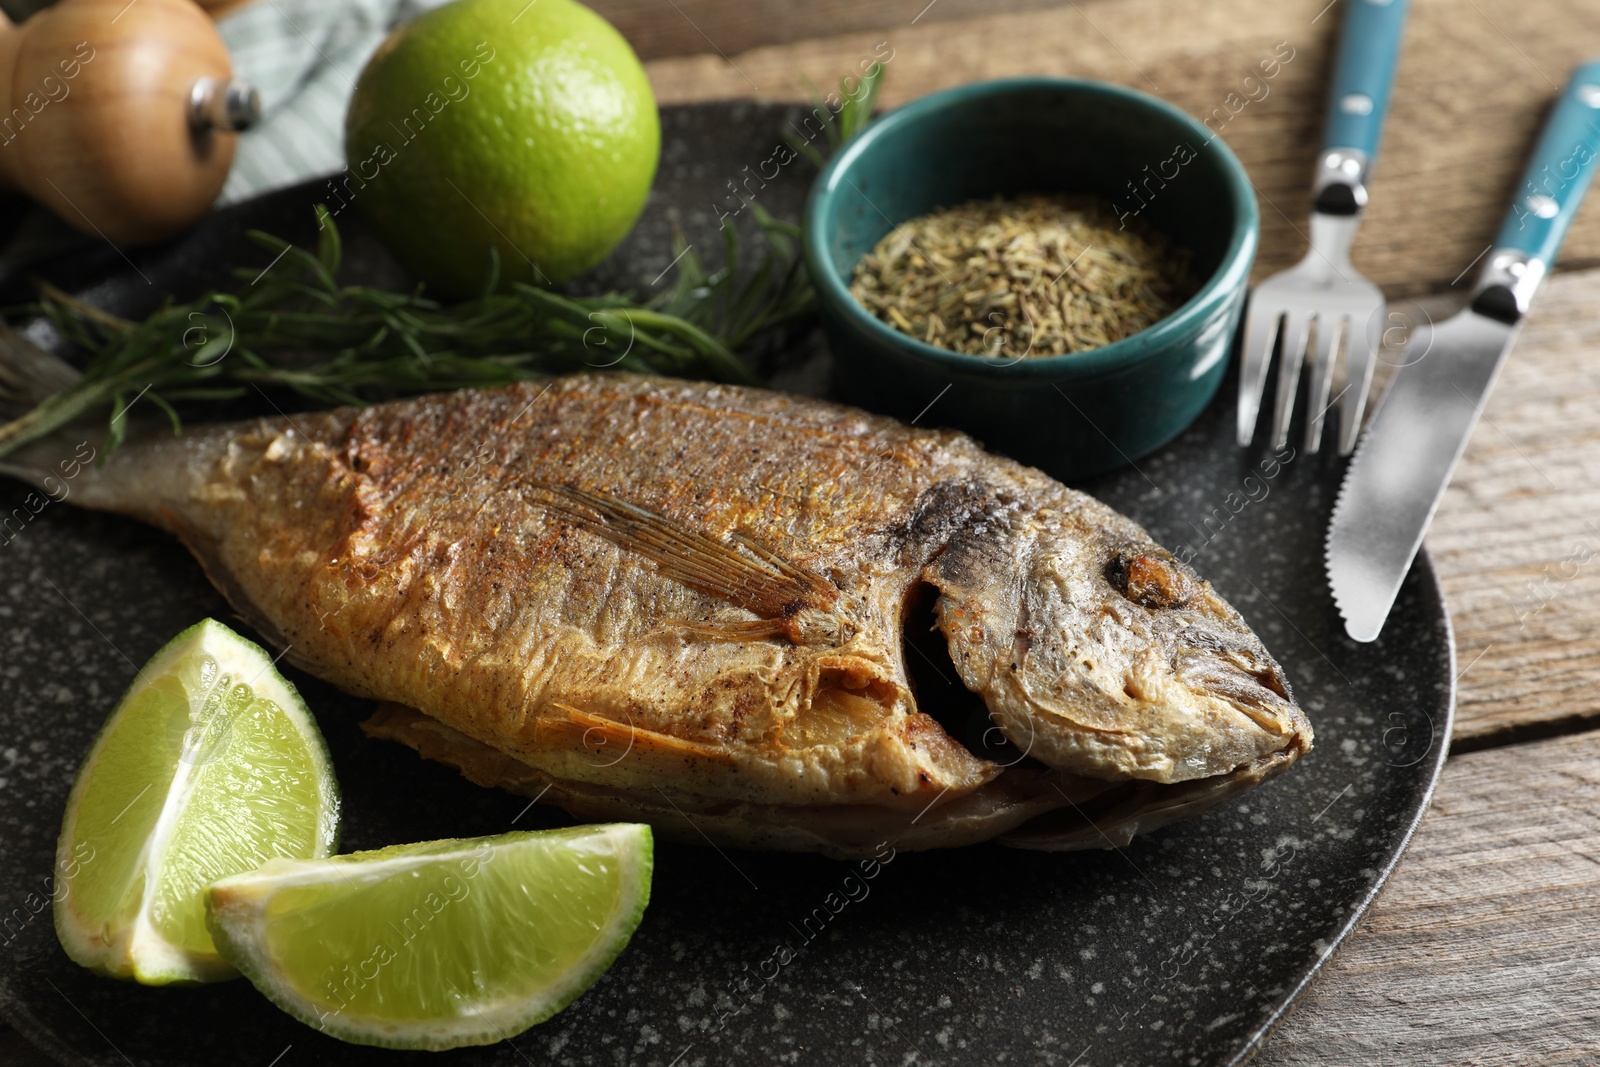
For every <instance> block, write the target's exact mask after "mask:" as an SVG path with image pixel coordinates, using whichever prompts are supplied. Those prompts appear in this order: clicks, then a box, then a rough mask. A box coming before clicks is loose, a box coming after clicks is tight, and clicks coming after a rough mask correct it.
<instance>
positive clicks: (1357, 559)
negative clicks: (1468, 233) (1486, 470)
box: [1327, 309, 1517, 641]
mask: <svg viewBox="0 0 1600 1067" xmlns="http://www.w3.org/2000/svg"><path fill="white" fill-rule="evenodd" d="M1516 336H1517V327H1516V326H1514V325H1509V324H1507V323H1504V322H1498V321H1496V320H1494V319H1491V318H1488V317H1487V316H1485V315H1481V314H1479V313H1477V312H1475V311H1472V310H1470V309H1468V310H1466V311H1462V312H1461V313H1460V314H1458V315H1456V316H1454V317H1453V318H1451V319H1450V320H1449V321H1447V322H1444V323H1442V324H1440V325H1439V326H1437V327H1435V328H1433V329H1431V330H1430V329H1428V328H1427V327H1423V328H1421V329H1419V330H1418V331H1417V335H1416V336H1414V337H1413V338H1412V343H1411V345H1410V346H1408V348H1407V351H1408V352H1409V351H1413V350H1415V349H1417V348H1419V347H1421V350H1422V352H1423V353H1424V354H1423V355H1422V356H1421V358H1419V359H1418V360H1417V361H1416V362H1415V363H1411V364H1409V365H1407V366H1403V367H1401V368H1400V369H1399V370H1398V371H1396V372H1395V377H1394V379H1393V380H1392V381H1391V383H1390V386H1389V391H1388V392H1387V393H1385V394H1384V397H1383V399H1382V401H1381V402H1380V403H1379V405H1378V410H1377V412H1376V413H1375V414H1374V415H1373V417H1372V422H1371V424H1370V425H1369V426H1368V427H1367V432H1366V435H1365V436H1364V437H1362V439H1361V443H1360V445H1359V447H1357V449H1356V454H1355V458H1354V459H1352V460H1351V461H1350V468H1349V470H1348V471H1346V472H1345V478H1344V485H1343V486H1342V487H1341V488H1340V490H1339V499H1338V501H1337V503H1335V504H1334V508H1333V521H1332V523H1331V524H1330V525H1329V527H1328V547H1327V564H1328V584H1329V586H1330V587H1331V588H1332V590H1333V600H1334V603H1335V604H1336V605H1338V608H1339V614H1340V615H1341V616H1343V618H1344V622H1345V632H1346V633H1348V634H1349V635H1350V636H1351V637H1352V638H1354V639H1355V640H1357V641H1374V640H1377V637H1378V632H1379V631H1380V630H1381V629H1383V621H1384V619H1386V618H1387V617H1388V615H1389V609H1390V607H1392V606H1393V604H1394V600H1395V596H1396V595H1397V594H1398V593H1399V592H1400V583H1401V582H1402V581H1404V580H1405V576H1406V572H1407V571H1409V570H1410V569H1411V561H1412V559H1414V558H1415V557H1416V554H1417V549H1418V548H1420V547H1421V546H1422V535H1423V534H1424V533H1425V532H1426V531H1427V529H1428V524H1429V523H1431V522H1432V521H1433V513H1434V512H1435V511H1436V510H1438V507H1439V501H1440V500H1441V499H1443V497H1444V491H1445V487H1446V486H1447V485H1449V483H1450V475H1451V473H1452V472H1454V470H1455V467H1456V462H1457V461H1458V460H1459V459H1460V458H1461V453H1462V452H1464V451H1465V450H1466V447H1467V439H1468V438H1470V437H1471V436H1472V428H1473V427H1474V426H1475V425H1477V422H1478V415H1479V413H1480V412H1481V411H1482V409H1483V401H1484V399H1485V398H1486V397H1487V396H1488V394H1489V389H1490V387H1491V386H1492V385H1493V384H1494V379H1495V376H1496V374H1498V373H1499V370H1500V365H1501V364H1502V363H1503V362H1505V357H1506V353H1508V352H1509V351H1510V350H1511V344H1512V342H1513V341H1514V340H1515V339H1516ZM1422 346H1426V347H1422Z"/></svg>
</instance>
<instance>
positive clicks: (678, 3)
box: [588, 0, 1063, 59]
mask: <svg viewBox="0 0 1600 1067" xmlns="http://www.w3.org/2000/svg"><path fill="white" fill-rule="evenodd" d="M1062 3H1063V0H933V2H931V3H930V2H929V0H875V2H874V3H870V4H863V3H861V2H860V0H808V2H807V3H804V4H797V3H794V2H793V0H737V2H734V3H730V2H729V0H672V2H671V3H670V4H668V3H662V0H589V2H588V6H589V7H592V8H594V9H595V10H596V11H598V12H599V13H600V14H601V15H604V16H605V17H606V18H607V19H608V20H609V21H610V22H611V24H612V25H613V26H615V27H617V29H619V30H621V31H622V33H623V36H625V37H627V38H628V40H629V41H630V42H632V44H633V47H634V50H635V51H636V52H638V53H639V56H640V58H642V59H659V58H660V57H662V56H685V55H700V54H711V55H737V54H738V53H740V52H744V51H748V50H749V49H752V48H759V47H761V46H763V45H774V44H787V43H790V42H793V41H799V40H805V39H807V38H811V37H820V36H824V35H829V36H832V35H837V34H841V33H854V32H860V31H868V30H876V29H881V28H883V27H886V26H909V25H911V24H913V22H914V23H915V24H916V25H923V24H927V25H934V24H936V23H939V22H947V21H950V20H952V19H962V18H972V17H974V16H980V15H995V14H1000V13H1003V12H1011V11H1028V10H1035V9H1038V8H1044V7H1059V6H1061V5H1062Z"/></svg>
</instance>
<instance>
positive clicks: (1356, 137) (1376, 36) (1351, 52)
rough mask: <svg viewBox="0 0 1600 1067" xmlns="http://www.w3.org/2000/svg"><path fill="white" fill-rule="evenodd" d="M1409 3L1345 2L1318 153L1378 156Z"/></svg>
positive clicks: (1393, 0) (1402, 0)
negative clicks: (1338, 151) (1332, 150)
mask: <svg viewBox="0 0 1600 1067" xmlns="http://www.w3.org/2000/svg"><path fill="white" fill-rule="evenodd" d="M1410 7H1411V0H1345V12H1344V26H1343V27H1342V28H1341V29H1340V31H1339V54H1338V56H1337V58H1335V59H1334V63H1333V87H1332V89H1331V91H1330V92H1329V94H1328V121H1327V125H1326V126H1325V127H1324V129H1323V131H1322V147H1323V148H1324V149H1329V148H1354V149H1357V150H1359V151H1361V152H1364V153H1366V156H1367V158H1368V159H1369V160H1370V159H1372V158H1374V157H1375V156H1377V154H1378V141H1379V140H1380V139H1381V138H1382V136H1383V117H1384V115H1385V114H1386V113H1387V112H1388V110H1389V90H1390V88H1391V87H1392V86H1393V85H1394V68H1395V65H1396V63H1397V62H1398V61H1399V59H1400V37H1401V35H1402V33H1403V32H1404V31H1405V25H1406V13H1407V11H1408V10H1410Z"/></svg>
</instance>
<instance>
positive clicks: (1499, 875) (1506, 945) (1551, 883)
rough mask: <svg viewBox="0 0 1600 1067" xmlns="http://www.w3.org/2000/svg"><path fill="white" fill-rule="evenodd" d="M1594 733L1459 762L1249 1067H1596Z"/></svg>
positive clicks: (1599, 835) (1597, 772) (1598, 978)
mask: <svg viewBox="0 0 1600 1067" xmlns="http://www.w3.org/2000/svg"><path fill="white" fill-rule="evenodd" d="M1597 842H1600V733H1583V734H1577V735H1574V736H1570V737H1563V738H1558V739H1554V740H1549V741H1540V742H1536V743H1532V744H1525V745H1514V746H1510V747H1507V748H1500V749H1495V750H1493V751H1489V752H1478V753H1473V754H1471V755H1466V756H1458V757H1455V758H1453V759H1452V760H1451V761H1450V763H1449V765H1448V766H1447V767H1446V769H1445V772H1444V777H1443V779H1442V780H1441V782H1440V786H1439V791H1438V794H1437V796H1436V797H1435V799H1434V803H1433V811H1432V812H1431V813H1430V814H1429V816H1428V817H1427V819H1426V820H1425V821H1424V822H1423V824H1422V827H1421V829H1420V830H1419V831H1418V833H1417V837H1416V840H1415V842H1414V843H1413V844H1412V846H1411V849H1410V851H1409V852H1408V853H1407V854H1406V857H1405V859H1404V861H1403V862H1402V864H1401V869H1400V871H1399V872H1398V873H1397V874H1396V876H1395V878H1394V880H1393V882H1391V884H1390V885H1389V886H1388V887H1387V888H1386V889H1385V890H1384V893H1383V896H1382V897H1381V898H1380V900H1379V902H1378V904H1377V905H1376V906H1375V907H1374V908H1373V910H1372V912H1371V914H1370V915H1369V916H1368V917H1367V920H1366V922H1365V923H1364V924H1363V925H1362V927H1361V928H1360V929H1359V930H1358V931H1357V932H1356V933H1355V935H1354V936H1353V937H1352V938H1351V939H1350V941H1349V942H1347V943H1346V945H1345V946H1344V948H1342V949H1341V950H1340V951H1339V953H1338V954H1337V955H1336V956H1335V957H1334V959H1333V960H1332V961H1331V963H1330V966H1329V968H1328V970H1327V971H1326V973H1325V974H1324V975H1323V976H1322V977H1321V978H1320V979H1319V980H1318V982H1317V984H1316V985H1315V986H1314V987H1313V988H1312V989H1311V990H1310V991H1309V993H1308V994H1307V996H1306V998H1305V1000H1304V1001H1303V1002H1302V1003H1301V1005H1300V1006H1299V1007H1298V1008H1297V1009H1296V1010H1295V1012H1294V1014H1293V1015H1291V1016H1290V1017H1289V1019H1288V1020H1287V1021H1286V1022H1285V1023H1284V1024H1283V1026H1282V1027H1281V1028H1280V1029H1279V1031H1278V1033H1276V1034H1275V1035H1273V1037H1272V1038H1271V1039H1270V1040H1269V1041H1268V1042H1267V1046H1266V1048H1265V1050H1264V1051H1263V1052H1262V1053H1261V1055H1260V1056H1259V1057H1258V1058H1257V1059H1256V1060H1254V1061H1253V1062H1254V1063H1255V1064H1257V1065H1259V1067H1302V1065H1305V1067H1309V1065H1312V1064H1316V1065H1324V1064H1388V1065H1396V1067H1400V1065H1418V1067H1420V1065H1432V1064H1442V1063H1450V1064H1495V1065H1502V1064H1528V1065H1534V1064H1537V1065H1539V1067H1558V1065H1563V1064H1593V1063H1596V1062H1600V922H1597V911H1596V905H1595V902H1596V900H1597V899H1600V844H1597Z"/></svg>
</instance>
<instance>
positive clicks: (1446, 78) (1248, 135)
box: [635, 0, 1600, 296]
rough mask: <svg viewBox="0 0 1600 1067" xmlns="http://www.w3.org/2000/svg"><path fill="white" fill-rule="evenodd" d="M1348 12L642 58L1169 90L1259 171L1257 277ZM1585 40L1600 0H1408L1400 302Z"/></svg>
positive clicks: (687, 76)
mask: <svg viewBox="0 0 1600 1067" xmlns="http://www.w3.org/2000/svg"><path fill="white" fill-rule="evenodd" d="M737 7H738V5H727V4H719V5H715V8H720V9H721V10H722V11H724V12H726V11H729V10H734V9H736V8H737ZM862 7H863V8H866V7H869V5H862ZM715 8H713V9H712V10H709V11H707V12H706V14H705V16H704V18H702V19H701V20H699V25H700V26H701V28H702V29H704V30H705V31H706V33H707V34H708V36H710V37H711V38H713V39H715V38H716V37H717V35H718V33H719V32H720V29H721V26H722V22H721V21H719V19H720V18H731V17H732V16H729V15H722V16H718V15H717V14H716V10H715ZM1325 9H1327V10H1326V13H1325V14H1323V15H1322V16H1321V17H1320V18H1318V17H1317V16H1318V14H1319V12H1323V11H1324V10H1325ZM657 10H658V15H657V18H658V19H668V18H677V16H676V15H674V14H673V13H672V11H671V8H670V5H668V6H667V7H661V8H658V9H657ZM935 10H937V9H935ZM1338 14H1339V8H1338V6H1337V5H1333V6H1332V7H1331V8H1329V5H1328V4H1327V0H1232V2H1230V3H1226V4H1216V3H1210V4H1207V3H1195V2H1194V0H1076V2H1071V3H1067V4H1065V5H1063V6H1058V7H1052V8H1049V9H1046V10H1037V11H1026V12H1017V13H1009V14H1001V15H989V16H985V17H982V18H969V19H956V20H951V21H944V22H931V21H930V20H929V19H926V18H925V19H924V20H922V21H920V22H918V23H917V24H916V25H911V24H910V20H909V19H906V18H904V11H903V10H902V9H901V5H899V4H892V5H885V6H883V7H882V8H879V9H877V17H878V19H879V26H878V27H876V28H871V29H862V30H856V31H852V32H846V33H837V34H833V35H831V36H821V37H816V38H813V39H809V40H800V41H794V42H791V43H787V44H781V45H773V46H767V47H760V48H755V49H752V50H749V51H746V52H743V53H739V54H733V53H729V58H724V57H723V56H720V55H716V54H706V55H697V56H683V57H676V58H668V59H658V60H656V61H654V62H651V63H649V64H648V65H647V66H648V69H649V71H650V76H651V80H652V82H653V83H654V85H655V87H656V92H657V95H658V96H659V98H660V99H661V100H662V101H663V102H670V101H683V100H701V99H713V98H732V97H752V96H753V97H758V98H772V99H792V98H795V97H797V96H801V97H803V96H804V95H805V93H804V89H803V88H802V83H801V77H802V76H806V77H809V78H811V79H812V80H813V81H814V82H816V83H817V84H818V85H831V84H833V83H836V82H837V81H838V79H839V78H840V77H841V76H843V75H845V74H848V73H850V72H851V71H852V70H853V69H854V68H855V65H856V64H857V63H858V61H859V60H861V59H862V58H864V57H870V56H871V55H872V54H873V49H874V47H875V46H877V45H878V44H879V42H886V43H887V45H888V47H890V48H892V49H893V59H892V60H891V61H890V63H889V64H888V78H887V81H886V85H885V94H884V101H885V103H887V104H889V105H891V106H892V105H894V104H897V103H901V102H904V101H906V100H908V99H911V98H913V97H916V96H920V95H922V94H924V93H927V92H929V91H931V90H934V89H938V88H943V87H946V86H950V85H955V84H959V83H962V82H969V81H973V80H977V79H981V78H992V77H1001V76H1007V75H1015V74H1056V75H1078V76H1090V77H1097V78H1105V79H1108V80H1111V81H1115V82H1121V83H1124V84H1128V85H1133V86H1135V87H1138V88H1141V89H1145V90H1147V91H1152V92H1157V93H1158V94H1159V95H1161V96H1163V97H1166V98H1167V99H1169V100H1171V101H1173V102H1174V103H1176V104H1178V105H1179V106H1181V107H1183V108H1185V109H1186V110H1188V111H1189V112H1190V113H1191V114H1194V115H1196V116H1208V115H1210V116H1218V117H1216V118H1214V119H1213V122H1212V128H1213V129H1220V130H1221V133H1222V135H1223V137H1224V139H1225V140H1226V141H1227V143H1228V144H1229V146H1230V147H1232V148H1233V149H1234V151H1235V152H1237V153H1238V154H1239V156H1240V158H1241V159H1242V160H1243V161H1244V163H1245V165H1246V167H1247V168H1248V169H1249V171H1250V174H1251V176H1252V178H1253V180H1254V181H1255V184H1256V187H1257V189H1258V191H1259V192H1260V194H1261V198H1262V205H1261V207H1262V219H1263V232H1262V252H1261V257H1260V262H1259V269H1258V273H1259V272H1260V271H1271V270H1276V269H1278V268H1281V267H1283V266H1286V265H1288V264H1289V263H1291V262H1292V261H1293V260H1295V259H1296V258H1298V257H1299V255H1300V254H1301V253H1302V252H1303V249H1304V244H1303V240H1302V237H1301V232H1302V231H1303V230H1304V228H1305V214H1306V211H1307V209H1308V202H1309V192H1308V190H1307V187H1306V186H1307V182H1308V181H1309V180H1310V173H1311V166H1312V163H1313V161H1314V159H1315V148H1316V139H1317V136H1318V132H1319V130H1320V126H1321V110H1322V98H1323V93H1324V88H1325V85H1326V80H1327V76H1328V69H1329V65H1330V63H1331V58H1330V57H1331V49H1332V42H1333V35H1334V32H1335V30H1336V29H1337V24H1338ZM827 29H828V26H827V23H826V22H821V23H819V25H817V26H816V30H817V32H826V31H827ZM635 33H636V35H637V36H638V37H639V38H640V39H644V38H646V37H648V35H649V33H650V31H649V30H648V29H646V28H644V27H643V26H640V27H639V28H637V29H636V30H635ZM1279 42H1285V43H1286V44H1287V46H1288V47H1289V48H1291V49H1293V59H1292V60H1291V61H1290V62H1289V63H1288V64H1286V65H1284V66H1283V67H1282V70H1281V71H1280V73H1279V74H1278V76H1277V77H1276V78H1274V79H1272V80H1271V81H1270V82H1267V83H1266V85H1265V95H1264V96H1263V95H1262V89H1260V88H1257V89H1254V90H1253V92H1254V94H1255V95H1256V96H1257V97H1259V99H1258V100H1257V101H1255V102H1250V103H1247V104H1245V105H1244V106H1243V108H1242V109H1241V110H1239V112H1238V114H1237V115H1236V116H1231V117H1230V115H1229V113H1228V111H1227V110H1225V108H1226V107H1227V104H1228V94H1230V93H1239V94H1241V99H1242V98H1243V94H1244V92H1245V90H1246V83H1245V79H1246V77H1247V76H1248V75H1249V74H1250V73H1251V71H1252V70H1254V69H1256V65H1257V63H1258V61H1260V60H1262V59H1265V58H1268V57H1270V56H1271V55H1272V54H1273V51H1274V48H1275V47H1277V46H1278V44H1279ZM1590 53H1600V7H1597V6H1596V5H1594V4H1592V3H1587V2H1585V0H1537V2H1530V0H1415V2H1414V3H1413V4H1412V16H1411V23H1410V27H1409V31H1408V34H1407V38H1406V44H1405V50H1404V52H1403V55H1402V58H1401V64H1400V70H1399V74H1398V78H1397V85H1396V89H1395V94H1394V104H1393V110H1392V114H1391V117H1390V120H1389V128H1388V133H1387V137H1386V140H1385V142H1384V146H1383V157H1382V159H1381V161H1380V165H1379V167H1378V169H1377V174H1376V180H1375V182H1374V187H1373V191H1372V196H1373V199H1372V207H1371V210H1370V213H1369V218H1368V220H1367V223H1366V225H1365V227H1364V228H1363V230H1362V232H1361V235H1360V237H1359V238H1358V239H1357V244H1356V250H1355V256H1354V258H1355V261H1356V264H1357V266H1358V267H1360V268H1361V270H1362V271H1363V272H1364V273H1366V274H1367V275H1368V276H1369V277H1371V278H1372V279H1373V280H1374V281H1376V282H1378V283H1379V284H1381V285H1383V286H1384V288H1385V290H1386V291H1387V292H1388V293H1389V294H1390V295H1391V296H1396V295H1412V294H1417V293H1422V292H1429V291H1434V290H1438V289H1443V288H1447V287H1448V286H1449V284H1450V282H1451V281H1452V279H1455V278H1456V277H1457V276H1458V275H1459V274H1460V273H1461V272H1462V271H1463V270H1464V269H1465V268H1467V267H1468V266H1469V265H1470V264H1471V263H1472V262H1473V260H1474V259H1476V258H1477V256H1478V255H1479V253H1480V252H1482V251H1483V249H1484V248H1485V246H1486V245H1487V244H1488V243H1489V241H1490V239H1491V238H1492V236H1493V233H1494V230H1495V228H1496V227H1497V226H1498V223H1499V220H1500V217H1501V215H1502V213H1503V211H1504V208H1505V204H1506V202H1507V200H1508V198H1509V196H1510V194H1511V192H1512V188H1513V185H1514V184H1515V182H1516V180H1517V177H1518V175H1519V173H1520V170H1521V167H1522V162H1523V159H1524V157H1525V153H1526V152H1527V150H1528V149H1529V148H1530V146H1531V144H1532V141H1533V138H1534V136H1535V134H1536V132H1537V129H1538V126H1539V123H1540V122H1541V121H1542V119H1543V116H1544V114H1545V112H1546V110H1547V108H1548V106H1549V103H1550V101H1551V100H1552V99H1553V98H1554V96H1555V94H1556V92H1557V86H1558V85H1559V84H1560V83H1562V82H1564V81H1565V78H1566V75H1567V72H1568V71H1569V70H1570V68H1571V67H1572V66H1573V65H1574V64H1576V63H1577V62H1579V61H1580V60H1582V59H1585V58H1587V57H1588V55H1589V54H1590ZM1219 109H1224V110H1219ZM1563 263H1564V264H1565V265H1566V266H1568V267H1582V266H1593V265H1597V264H1600V207H1596V206H1594V205H1591V206H1590V208H1589V209H1588V210H1586V211H1585V212H1584V213H1583V216H1582V218H1581V219H1580V220H1579V223H1578V225H1577V226H1576V227H1575V228H1574V230H1573V233H1572V235H1571V237H1570V238H1569V240H1568V242H1567V247H1566V250H1565V253H1564V255H1563Z"/></svg>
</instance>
